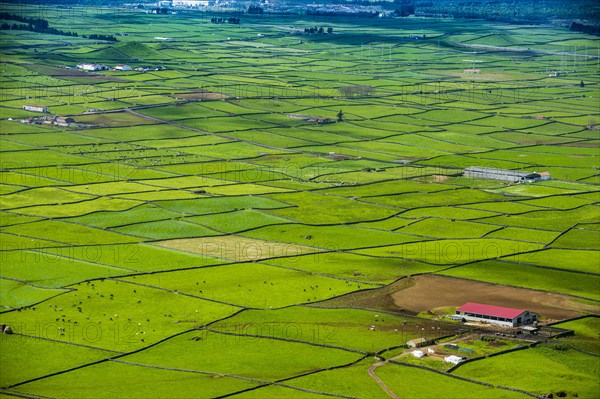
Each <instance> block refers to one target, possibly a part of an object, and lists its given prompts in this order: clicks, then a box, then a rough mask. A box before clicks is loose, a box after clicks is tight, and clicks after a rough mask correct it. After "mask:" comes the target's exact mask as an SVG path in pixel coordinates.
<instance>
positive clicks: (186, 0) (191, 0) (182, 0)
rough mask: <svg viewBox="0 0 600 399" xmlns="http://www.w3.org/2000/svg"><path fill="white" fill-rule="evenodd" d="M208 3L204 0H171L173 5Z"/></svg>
mask: <svg viewBox="0 0 600 399" xmlns="http://www.w3.org/2000/svg"><path fill="white" fill-rule="evenodd" d="M208 4H209V2H208V1H205V0H173V7H190V8H193V7H207V6H208Z"/></svg>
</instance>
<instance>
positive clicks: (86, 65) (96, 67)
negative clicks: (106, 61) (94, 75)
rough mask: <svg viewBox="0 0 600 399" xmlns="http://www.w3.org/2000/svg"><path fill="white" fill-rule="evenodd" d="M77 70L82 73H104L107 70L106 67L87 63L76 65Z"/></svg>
mask: <svg viewBox="0 0 600 399" xmlns="http://www.w3.org/2000/svg"><path fill="white" fill-rule="evenodd" d="M77 68H79V69H83V70H84V71H105V70H107V69H108V67H107V66H106V65H102V64H94V63H87V62H83V63H81V64H77Z"/></svg>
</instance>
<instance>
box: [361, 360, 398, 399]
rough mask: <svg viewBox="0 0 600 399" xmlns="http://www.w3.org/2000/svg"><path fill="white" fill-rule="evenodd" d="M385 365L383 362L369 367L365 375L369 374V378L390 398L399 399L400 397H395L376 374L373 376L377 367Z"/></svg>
mask: <svg viewBox="0 0 600 399" xmlns="http://www.w3.org/2000/svg"><path fill="white" fill-rule="evenodd" d="M386 363H387V360H386V361H383V362H377V363H374V364H372V365H371V367H369V370H367V373H369V376H370V377H371V378H372V379H373V380H374V381H375V382H376V383H377V385H379V387H380V388H381V389H383V390H384V391H385V393H387V394H388V395H389V396H390V397H392V398H394V399H400V397H399V396H398V395H396V394H395V393H394V391H392V390H391V389H390V388H389V387H388V386H387V385H386V384H385V382H383V380H382V379H381V378H379V377H378V376H377V374H375V369H377V368H378V367H381V366H383V365H384V364H386Z"/></svg>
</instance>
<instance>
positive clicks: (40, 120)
mask: <svg viewBox="0 0 600 399" xmlns="http://www.w3.org/2000/svg"><path fill="white" fill-rule="evenodd" d="M20 122H21V123H25V124H28V125H54V126H60V127H69V126H72V125H73V123H75V119H73V118H70V117H66V116H54V115H52V116H51V115H48V116H36V117H32V118H26V119H21V121H20Z"/></svg>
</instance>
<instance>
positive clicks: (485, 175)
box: [464, 166, 550, 183]
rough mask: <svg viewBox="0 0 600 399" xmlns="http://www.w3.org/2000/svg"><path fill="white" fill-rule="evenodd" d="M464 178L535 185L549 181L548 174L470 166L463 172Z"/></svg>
mask: <svg viewBox="0 0 600 399" xmlns="http://www.w3.org/2000/svg"><path fill="white" fill-rule="evenodd" d="M464 176H465V177H473V178H476V179H487V180H498V181H505V182H509V183H536V182H539V181H544V180H550V173H549V172H539V173H538V172H519V171H516V170H509V169H494V168H482V167H479V166H471V167H468V168H466V169H465V170H464Z"/></svg>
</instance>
